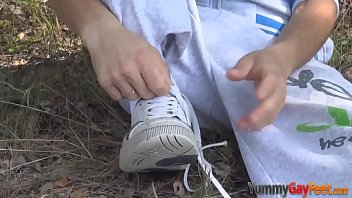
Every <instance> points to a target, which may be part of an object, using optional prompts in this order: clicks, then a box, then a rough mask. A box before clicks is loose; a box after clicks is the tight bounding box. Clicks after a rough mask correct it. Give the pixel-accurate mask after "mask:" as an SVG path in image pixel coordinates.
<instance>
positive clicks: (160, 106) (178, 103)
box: [131, 86, 230, 198]
mask: <svg viewBox="0 0 352 198" xmlns="http://www.w3.org/2000/svg"><path fill="white" fill-rule="evenodd" d="M169 94H170V96H163V97H158V98H154V99H153V100H148V101H144V102H147V104H148V106H147V109H146V110H147V112H148V119H153V118H157V117H158V118H159V117H173V116H180V114H183V113H184V114H186V115H185V116H184V118H186V119H187V123H191V124H192V125H193V130H194V135H195V137H196V141H197V144H198V145H197V146H198V150H199V154H198V163H199V164H200V166H201V167H202V169H203V171H204V172H205V174H206V175H207V176H208V178H209V179H210V181H211V182H212V183H213V184H214V186H215V187H216V188H217V189H218V191H219V192H220V193H221V195H222V196H223V197H225V198H230V195H229V194H228V193H227V192H226V190H225V189H224V188H223V187H222V185H221V184H220V182H219V181H218V180H217V179H216V178H215V176H214V175H213V166H212V165H211V164H210V163H209V162H208V161H207V160H206V159H205V157H204V154H203V150H205V149H208V148H212V147H216V146H227V142H226V141H224V142H221V143H215V144H209V145H206V146H204V147H203V146H202V139H201V133H200V128H199V123H198V120H197V117H196V115H195V113H194V110H193V108H192V104H191V103H190V101H189V100H188V99H187V98H186V97H183V96H182V94H181V93H180V91H179V90H178V87H177V86H171V88H170V92H169ZM172 96H174V97H172ZM183 101H185V102H183ZM135 104H136V103H134V104H131V106H132V105H135ZM165 104H167V105H165ZM174 108H181V109H180V111H182V112H181V113H180V112H178V111H177V110H175V109H174ZM187 108H189V109H187ZM188 113H190V115H188ZM190 166H191V165H190V164H189V165H187V167H186V169H185V173H184V176H183V183H184V185H185V188H186V190H187V191H189V192H195V191H197V190H199V189H196V190H193V189H191V187H190V186H189V184H188V173H189V169H190ZM206 184H207V183H206Z"/></svg>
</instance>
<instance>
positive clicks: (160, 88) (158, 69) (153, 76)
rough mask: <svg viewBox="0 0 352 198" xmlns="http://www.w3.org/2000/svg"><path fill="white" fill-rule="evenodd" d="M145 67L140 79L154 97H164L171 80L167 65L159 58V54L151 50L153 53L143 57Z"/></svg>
mask: <svg viewBox="0 0 352 198" xmlns="http://www.w3.org/2000/svg"><path fill="white" fill-rule="evenodd" d="M145 60H146V62H145V63H143V64H145V66H144V67H143V69H142V77H143V79H144V80H145V82H146V84H147V86H148V88H149V90H151V91H152V92H153V93H154V94H155V95H157V96H162V95H166V94H167V93H168V91H169V89H170V85H171V79H170V74H169V70H168V67H167V65H166V64H165V62H164V60H163V59H162V58H161V56H160V54H159V52H157V51H156V50H155V49H154V48H153V53H152V55H151V56H149V57H145Z"/></svg>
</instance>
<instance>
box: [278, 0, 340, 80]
mask: <svg viewBox="0 0 352 198" xmlns="http://www.w3.org/2000/svg"><path fill="white" fill-rule="evenodd" d="M336 10H337V9H336V5H335V3H334V2H333V1H332V0H308V1H306V3H305V2H304V3H302V4H301V5H299V6H298V7H297V9H296V10H295V13H294V14H293V16H292V17H291V20H290V22H289V23H288V24H287V25H286V27H285V28H284V29H283V31H282V32H281V34H280V36H279V37H278V39H277V40H276V41H275V42H274V44H273V45H272V46H271V47H273V48H276V49H277V50H278V51H281V53H283V56H285V58H286V59H287V62H288V63H290V64H288V66H287V67H288V68H286V69H288V70H287V72H288V73H289V75H290V74H291V73H292V72H293V71H294V70H295V69H297V68H299V67H301V66H303V65H304V64H305V63H307V62H308V61H309V60H310V59H311V58H312V57H313V56H314V55H315V53H316V52H317V51H318V50H319V49H320V48H321V46H322V45H323V44H324V42H325V41H326V39H327V38H328V37H329V35H330V34H331V31H332V29H333V27H334V23H335V19H336Z"/></svg>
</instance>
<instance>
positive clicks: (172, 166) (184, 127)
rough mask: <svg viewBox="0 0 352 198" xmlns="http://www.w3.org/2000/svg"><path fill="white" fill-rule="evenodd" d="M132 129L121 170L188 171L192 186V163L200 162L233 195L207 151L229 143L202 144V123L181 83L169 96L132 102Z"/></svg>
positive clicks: (125, 143)
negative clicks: (180, 88) (199, 122)
mask: <svg viewBox="0 0 352 198" xmlns="http://www.w3.org/2000/svg"><path fill="white" fill-rule="evenodd" d="M131 111H132V113H131V114H132V120H131V124H132V129H131V131H130V133H128V134H127V135H126V137H125V138H124V140H123V142H122V146H121V150H120V160H119V165H120V169H121V170H122V171H125V172H149V171H168V170H185V173H184V178H183V183H184V185H185V187H186V189H187V190H188V191H189V192H195V191H196V190H192V189H191V188H190V186H189V185H188V172H189V168H190V164H191V163H193V162H196V160H198V163H199V164H200V166H201V167H202V169H203V170H204V172H205V173H206V175H207V176H208V177H209V179H210V181H211V182H212V183H213V184H214V185H215V187H216V188H217V189H218V190H219V192H220V193H221V195H222V196H223V197H224V198H230V195H229V194H228V193H227V192H226V190H225V189H224V188H223V187H222V185H221V184H220V182H219V181H218V180H217V179H216V178H215V177H214V175H213V174H212V165H211V164H210V163H209V162H208V161H207V160H206V159H205V158H204V155H203V150H204V149H207V148H211V147H214V146H226V145H227V143H226V142H222V143H217V144H211V145H207V146H204V147H202V140H201V134H200V128H199V124H198V121H197V118H196V115H195V113H194V110H193V108H192V105H191V103H190V102H189V100H188V99H187V98H186V97H185V96H183V95H182V94H181V93H180V91H179V89H178V87H177V86H175V85H174V86H172V87H171V89H170V92H169V94H168V95H167V96H161V97H156V98H153V99H150V100H139V101H137V102H136V103H135V105H132V108H131Z"/></svg>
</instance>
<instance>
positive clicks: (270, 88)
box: [256, 75, 277, 101]
mask: <svg viewBox="0 0 352 198" xmlns="http://www.w3.org/2000/svg"><path fill="white" fill-rule="evenodd" d="M276 84H277V78H276V77H275V76H274V75H268V76H266V77H264V78H263V79H262V80H261V81H257V82H256V95H257V99H258V100H259V101H263V100H265V99H267V98H268V97H270V96H272V95H273V93H274V92H275V90H276V88H277V87H276V86H275V85H276Z"/></svg>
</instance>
